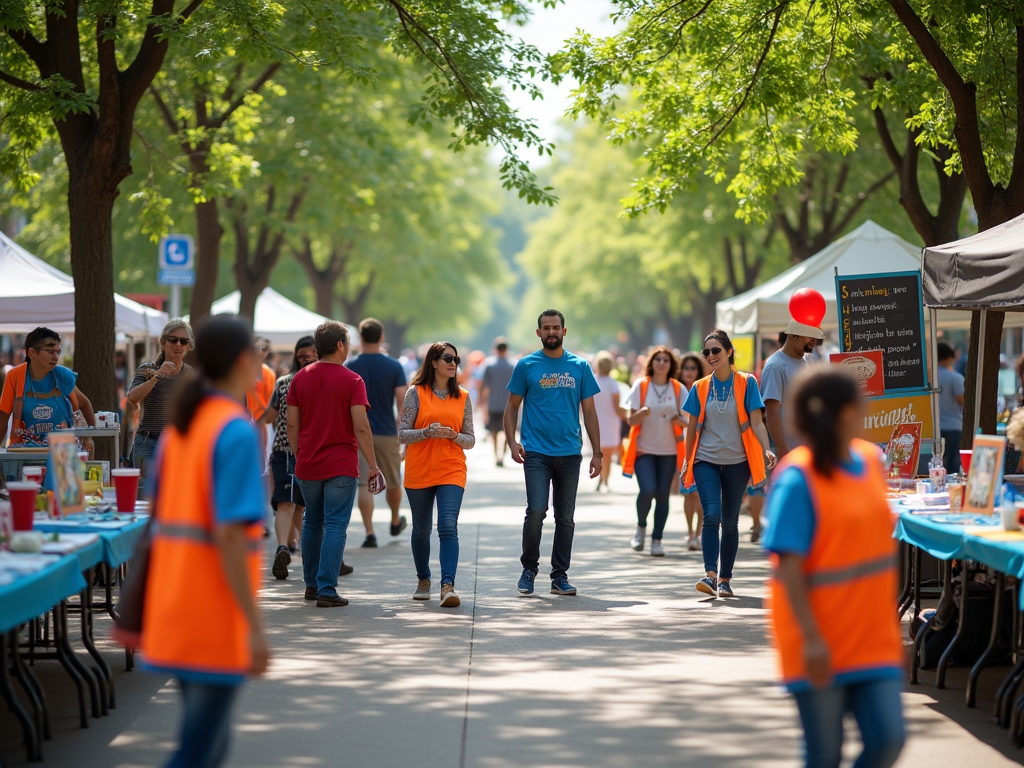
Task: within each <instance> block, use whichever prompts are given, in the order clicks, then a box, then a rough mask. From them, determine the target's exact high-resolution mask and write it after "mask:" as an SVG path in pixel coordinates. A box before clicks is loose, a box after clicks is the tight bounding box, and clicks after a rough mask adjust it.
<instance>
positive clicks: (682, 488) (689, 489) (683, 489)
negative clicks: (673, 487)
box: [679, 480, 697, 496]
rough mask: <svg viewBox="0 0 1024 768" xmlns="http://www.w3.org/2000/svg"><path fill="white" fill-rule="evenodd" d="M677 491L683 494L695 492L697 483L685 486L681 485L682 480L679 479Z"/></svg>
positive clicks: (687, 494)
mask: <svg viewBox="0 0 1024 768" xmlns="http://www.w3.org/2000/svg"><path fill="white" fill-rule="evenodd" d="M679 492H680V493H681V494H683V496H689V495H690V494H691V493H696V492H697V484H696V483H694V484H693V485H691V486H689V487H687V486H684V485H683V481H682V480H680V481H679Z"/></svg>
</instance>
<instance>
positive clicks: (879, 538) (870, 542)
mask: <svg viewBox="0 0 1024 768" xmlns="http://www.w3.org/2000/svg"><path fill="white" fill-rule="evenodd" d="M851 448H852V450H853V451H854V453H856V454H857V455H858V456H860V457H861V458H862V459H863V461H864V464H865V467H866V474H865V476H864V477H863V478H857V477H854V476H852V475H850V474H849V473H848V472H844V471H842V470H841V469H837V470H835V471H834V472H833V473H832V476H831V477H825V476H824V475H821V474H819V473H818V472H816V471H815V470H814V462H813V456H812V453H811V450H810V449H809V448H807V447H806V446H801V447H798V448H794V449H793V450H792V451H790V452H789V454H787V455H786V458H785V460H784V461H783V463H782V464H781V465H780V466H781V467H782V468H783V469H784V468H786V467H790V466H793V467H798V468H799V469H800V470H801V471H802V472H803V473H804V477H805V478H806V479H807V485H808V488H809V489H810V495H811V501H812V503H813V504H814V520H815V522H814V540H813V541H812V542H811V549H810V551H809V552H808V553H807V558H806V559H805V560H804V568H803V570H804V574H805V575H806V577H807V583H808V587H809V593H810V603H811V610H812V612H813V613H814V618H815V623H816V624H817V626H818V631H819V632H820V633H821V636H822V638H823V639H824V641H825V644H826V645H827V646H828V649H829V656H830V665H831V672H832V674H833V675H840V674H843V673H849V672H858V671H863V670H871V669H882V668H889V667H902V666H903V663H904V658H903V641H902V639H901V637H900V626H899V621H898V620H897V618H896V612H895V611H894V610H893V609H892V601H891V599H890V598H891V596H892V595H895V594H896V592H897V575H896V542H895V541H894V540H893V538H892V515H891V513H890V511H889V504H888V502H887V501H886V490H887V489H886V482H885V477H884V474H883V470H882V465H881V462H879V460H878V448H877V447H876V446H875V445H873V444H871V443H868V442H865V441H863V440H856V441H854V443H853V444H852V445H851ZM770 587H771V592H770V598H769V607H770V610H771V634H772V641H773V643H774V645H775V646H776V648H777V649H778V652H779V660H780V662H781V666H782V678H783V681H784V682H786V683H793V682H799V681H801V680H805V679H806V677H807V670H806V668H805V665H804V659H803V642H804V638H803V632H802V631H801V629H800V625H799V624H798V623H797V620H796V617H795V615H794V614H793V609H792V608H791V606H790V603H789V599H788V598H787V596H786V590H785V587H784V586H783V584H782V582H781V581H780V580H779V579H777V578H774V577H773V578H772V579H771V581H770Z"/></svg>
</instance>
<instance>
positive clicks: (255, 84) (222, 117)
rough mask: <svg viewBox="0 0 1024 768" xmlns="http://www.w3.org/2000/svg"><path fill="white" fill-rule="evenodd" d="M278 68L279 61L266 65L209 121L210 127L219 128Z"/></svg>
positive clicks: (279, 65) (279, 66)
mask: <svg viewBox="0 0 1024 768" xmlns="http://www.w3.org/2000/svg"><path fill="white" fill-rule="evenodd" d="M280 68H281V64H280V62H275V63H273V64H271V65H270V66H269V67H267V68H266V69H265V70H263V74H261V75H260V76H259V77H257V78H256V79H255V80H253V81H252V84H251V85H250V86H249V87H248V88H246V89H245V90H244V91H243V92H242V93H240V94H239V95H238V96H237V97H235V100H234V101H232V102H231V104H229V105H228V108H227V109H226V110H224V112H223V113H222V114H221V115H220V117H218V118H216V119H215V120H214V121H213V122H212V123H210V126H211V127H212V128H221V127H222V126H223V125H224V123H226V122H227V120H228V118H229V117H231V115H233V114H234V113H235V112H236V111H237V110H238V108H239V107H241V106H242V105H243V104H244V103H245V97H246V96H247V95H249V94H250V93H256V92H257V91H259V89H260V88H262V87H263V86H264V85H266V84H267V82H268V81H269V80H270V78H271V77H273V76H274V73H275V72H277V70H278V69H280Z"/></svg>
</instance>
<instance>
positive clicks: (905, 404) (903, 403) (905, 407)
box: [864, 392, 933, 446]
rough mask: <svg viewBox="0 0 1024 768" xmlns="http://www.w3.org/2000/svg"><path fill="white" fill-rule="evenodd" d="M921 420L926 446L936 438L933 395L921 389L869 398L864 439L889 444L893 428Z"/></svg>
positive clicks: (922, 435) (922, 436) (923, 441)
mask: <svg viewBox="0 0 1024 768" xmlns="http://www.w3.org/2000/svg"><path fill="white" fill-rule="evenodd" d="M913 421H920V422H921V423H922V424H923V425H924V426H923V427H922V428H921V444H922V446H930V442H929V441H930V440H931V439H932V424H933V422H932V404H931V397H930V396H929V395H927V394H920V393H919V392H908V393H906V394H894V395H885V396H884V397H869V398H868V399H867V414H866V415H865V416H864V439H865V440H870V441H871V442H872V443H888V442H889V437H890V435H892V430H893V427H895V426H896V425H898V424H908V423H910V422H913Z"/></svg>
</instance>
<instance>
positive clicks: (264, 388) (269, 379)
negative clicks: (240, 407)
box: [245, 363, 277, 421]
mask: <svg viewBox="0 0 1024 768" xmlns="http://www.w3.org/2000/svg"><path fill="white" fill-rule="evenodd" d="M276 383H277V374H275V373H274V369H273V368H271V367H270V366H269V365H267V364H266V363H263V365H262V366H261V367H260V378H259V379H257V380H256V381H255V382H253V385H252V386H251V387H249V389H248V390H246V393H245V408H246V410H247V411H249V413H251V414H252V418H253V420H254V421H255V420H257V419H259V418H260V416H262V415H263V414H264V412H266V410H267V408H268V407H270V398H271V397H272V396H273V394H274V385H275V384H276Z"/></svg>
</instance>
